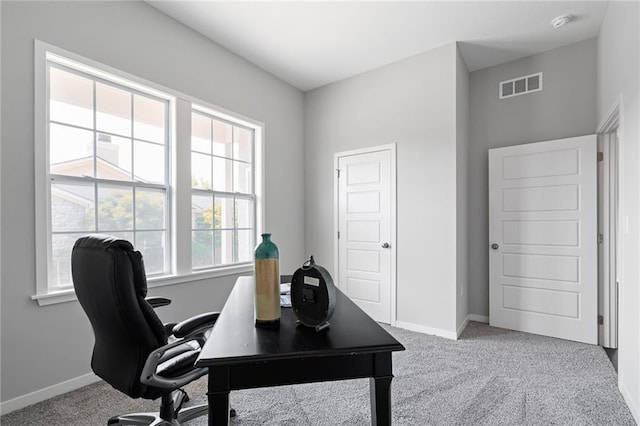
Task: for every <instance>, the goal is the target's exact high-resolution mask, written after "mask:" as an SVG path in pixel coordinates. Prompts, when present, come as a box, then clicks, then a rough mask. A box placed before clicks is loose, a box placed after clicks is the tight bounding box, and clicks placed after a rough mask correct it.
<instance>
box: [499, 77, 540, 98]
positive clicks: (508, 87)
mask: <svg viewBox="0 0 640 426" xmlns="http://www.w3.org/2000/svg"><path fill="white" fill-rule="evenodd" d="M540 90H542V73H541V72H539V73H536V74H531V75H525V76H524V77H518V78H514V79H511V80H506V81H501V82H500V87H499V93H500V99H504V98H511V97H513V96H518V95H524V94H526V93H532V92H539V91H540Z"/></svg>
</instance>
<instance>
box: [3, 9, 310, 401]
mask: <svg viewBox="0 0 640 426" xmlns="http://www.w3.org/2000/svg"><path fill="white" fill-rule="evenodd" d="M1 7H2V88H3V91H2V107H3V108H2V123H3V127H2V164H1V169H0V170H1V172H2V174H1V176H0V178H1V183H2V187H1V191H2V212H1V219H2V222H1V228H2V242H1V253H2V272H1V280H2V317H1V320H2V342H1V343H2V365H1V370H2V388H1V393H2V401H7V400H11V399H13V398H16V397H19V396H21V395H25V394H27V393H30V392H34V391H37V390H40V389H43V388H45V387H47V386H52V385H55V384H58V383H61V382H63V381H65V380H69V379H73V378H75V377H78V376H81V375H84V374H86V373H88V372H90V368H89V360H90V351H91V347H92V345H93V336H92V333H91V330H90V327H89V323H88V321H87V320H86V317H85V316H84V314H83V312H82V311H81V309H80V307H79V305H78V303H77V302H68V303H62V304H56V305H52V306H45V307H39V306H38V305H37V304H36V302H34V301H32V300H30V296H31V295H33V294H34V293H35V291H36V284H35V258H34V244H35V235H34V140H33V138H34V131H33V129H34V123H33V114H34V107H33V102H34V101H33V99H34V89H33V81H34V59H33V58H34V51H33V45H34V41H33V40H34V38H37V39H39V40H42V41H44V42H47V43H50V44H53V45H56V46H59V47H61V48H63V49H67V50H70V51H72V52H74V53H77V54H80V55H83V56H85V57H87V58H90V59H93V60H96V61H99V62H102V63H104V64H106V65H109V66H112V67H115V68H117V69H120V70H123V71H125V72H128V73H131V74H134V75H136V76H139V77H142V78H145V79H147V80H150V81H153V82H155V83H158V84H161V85H164V86H166V87H169V88H172V89H175V90H178V91H181V92H183V93H185V94H188V95H191V96H194V97H196V98H200V99H202V100H204V101H207V102H211V103H214V104H217V105H220V106H222V107H224V108H227V109H229V110H231V111H234V112H237V113H240V114H243V115H246V116H248V117H251V118H253V119H256V120H259V121H262V122H263V123H265V128H266V170H267V172H266V226H267V228H268V229H269V230H270V231H271V232H272V233H273V234H274V240H275V241H276V242H277V243H278V245H279V247H280V253H281V262H282V264H281V268H282V269H283V270H294V269H295V268H296V267H297V265H298V264H300V263H301V262H302V261H303V260H304V259H303V256H304V255H303V253H304V252H303V239H304V238H303V235H304V228H303V219H304V217H303V211H302V207H301V206H302V205H303V171H302V161H303V154H302V152H303V145H302V139H303V130H302V126H303V95H302V93H301V92H300V91H298V90H297V89H295V88H293V87H291V86H289V85H288V84H286V83H284V82H282V81H280V80H278V79H276V78H275V77H273V76H271V75H270V74H267V73H265V72H264V71H262V70H260V69H259V68H257V67H256V66H254V65H252V64H250V63H248V62H246V61H245V60H243V59H241V58H239V57H238V56H236V55H234V54H231V53H230V52H228V51H226V50H225V49H223V48H221V47H220V46H218V45H216V44H214V43H212V42H211V41H209V40H207V39H205V38H204V37H202V36H200V35H198V34H197V33H195V32H193V31H191V30H189V29H187V28H186V27H184V26H183V25H181V24H179V23H178V22H176V21H174V20H173V19H171V18H169V17H167V16H166V15H164V14H162V13H161V12H159V11H158V10H156V9H154V8H152V7H150V6H148V5H147V4H145V3H142V2H135V3H134V2H70V3H67V2H43V3H35V2H22V3H18V2H4V1H3V2H2V3H1ZM8 105H9V106H10V108H7V106H8ZM283 159H286V163H285V164H283ZM291 206H294V207H293V208H292V207H291ZM234 280H235V277H225V278H220V279H215V280H208V281H199V282H193V283H186V284H180V285H174V286H170V287H162V288H159V289H157V290H156V291H153V293H154V294H163V295H167V296H169V297H171V298H173V299H174V303H173V305H172V306H171V307H168V308H163V309H162V310H161V311H160V314H161V317H162V319H163V320H172V319H177V318H184V317H186V316H188V315H191V314H194V313H198V312H202V311H204V310H213V309H219V308H221V307H222V305H223V303H224V300H225V299H226V296H227V295H228V292H229V289H230V288H231V285H232V284H233V282H234Z"/></svg>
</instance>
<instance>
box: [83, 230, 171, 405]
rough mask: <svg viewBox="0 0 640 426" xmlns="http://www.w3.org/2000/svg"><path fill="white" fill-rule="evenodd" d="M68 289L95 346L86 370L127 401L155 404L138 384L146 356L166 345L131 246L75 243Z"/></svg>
mask: <svg viewBox="0 0 640 426" xmlns="http://www.w3.org/2000/svg"><path fill="white" fill-rule="evenodd" d="M71 271H72V275H73V285H74V287H75V290H76V296H77V297H78V301H79V302H80V305H81V306H82V309H84V311H85V313H86V314H87V316H88V317H89V321H90V322H91V326H92V328H93V334H94V337H95V344H94V347H93V356H92V358H91V368H92V369H93V371H94V372H95V373H96V374H97V375H98V376H99V377H101V378H102V379H104V380H105V381H106V382H107V383H109V384H110V385H111V386H113V387H114V388H116V389H118V390H119V391H121V392H124V393H126V394H127V395H129V396H130V397H132V398H138V397H143V398H155V397H157V396H158V395H159V394H158V390H157V389H150V388H148V387H147V386H145V385H143V384H142V383H141V382H140V373H141V372H142V368H143V367H144V364H145V362H146V360H147V357H148V356H149V354H150V353H151V352H152V351H153V350H155V349H157V348H158V347H160V346H162V345H164V344H166V343H167V337H166V333H165V331H164V326H163V325H162V322H161V321H160V319H159V318H158V316H157V315H156V314H155V312H154V311H153V308H152V307H151V306H150V305H149V304H148V303H147V302H146V301H145V297H146V295H147V280H146V277H145V273H144V264H143V262H142V255H141V254H140V252H138V251H134V249H133V246H132V245H131V243H130V242H128V241H126V240H122V239H118V238H115V237H111V236H108V235H97V234H94V235H87V236H84V237H82V238H80V239H78V240H77V241H76V243H75V245H74V246H73V252H72V255H71Z"/></svg>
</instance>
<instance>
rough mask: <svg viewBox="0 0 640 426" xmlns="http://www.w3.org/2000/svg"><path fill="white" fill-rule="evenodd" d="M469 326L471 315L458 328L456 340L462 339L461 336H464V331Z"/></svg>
mask: <svg viewBox="0 0 640 426" xmlns="http://www.w3.org/2000/svg"><path fill="white" fill-rule="evenodd" d="M468 324H469V315H467V317H466V318H465V319H464V321H462V324H460V327H458V329H457V330H456V340H457V339H459V338H460V335H461V334H462V332H463V331H464V329H465V328H467V325H468Z"/></svg>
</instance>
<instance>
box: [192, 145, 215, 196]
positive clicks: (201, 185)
mask: <svg viewBox="0 0 640 426" xmlns="http://www.w3.org/2000/svg"><path fill="white" fill-rule="evenodd" d="M191 187H192V188H198V189H211V157H210V156H208V155H204V154H196V153H191Z"/></svg>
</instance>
